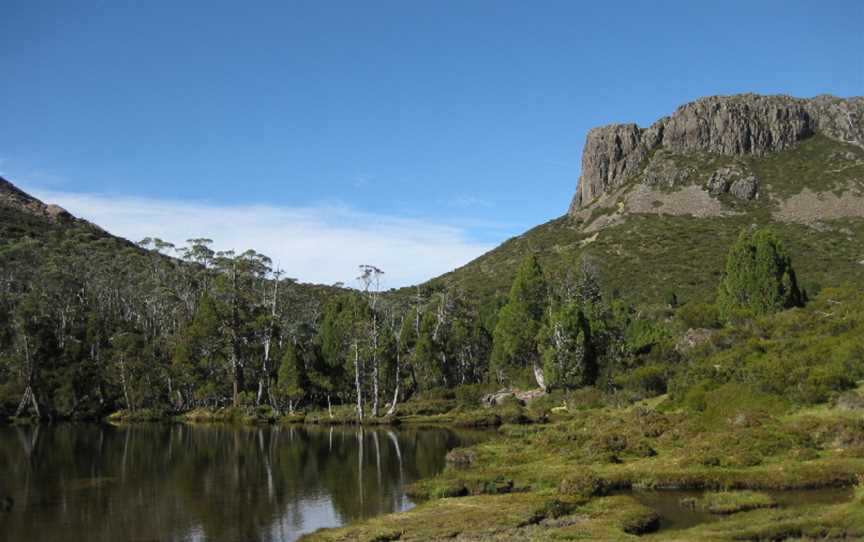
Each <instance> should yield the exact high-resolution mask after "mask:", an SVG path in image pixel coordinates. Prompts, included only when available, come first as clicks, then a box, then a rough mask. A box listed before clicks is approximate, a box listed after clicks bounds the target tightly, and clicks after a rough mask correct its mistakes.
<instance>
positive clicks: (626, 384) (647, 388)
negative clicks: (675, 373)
mask: <svg viewBox="0 0 864 542" xmlns="http://www.w3.org/2000/svg"><path fill="white" fill-rule="evenodd" d="M616 380H617V383H618V385H619V386H621V387H623V388H624V389H625V390H628V391H631V392H634V393H636V394H637V395H638V396H640V397H655V396H657V395H662V394H664V393H666V370H665V369H664V368H663V367H661V366H659V365H645V366H642V367H639V368H637V369H634V370H633V371H631V372H630V373H629V374H626V375H623V376H621V377H618V378H617V379H616Z"/></svg>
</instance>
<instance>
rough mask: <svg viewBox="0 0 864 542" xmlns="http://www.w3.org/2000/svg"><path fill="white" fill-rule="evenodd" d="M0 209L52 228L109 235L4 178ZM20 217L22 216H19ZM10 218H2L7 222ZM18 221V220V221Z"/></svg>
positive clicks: (0, 189)
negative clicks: (22, 215) (83, 229)
mask: <svg viewBox="0 0 864 542" xmlns="http://www.w3.org/2000/svg"><path fill="white" fill-rule="evenodd" d="M0 209H8V210H10V211H11V212H12V213H23V214H24V215H27V216H29V217H33V218H34V219H36V221H37V222H39V223H42V224H47V225H50V226H51V227H61V228H63V227H68V226H81V227H84V228H86V229H88V230H90V231H93V232H96V233H97V234H99V235H108V234H107V232H105V230H103V229H102V228H100V227H99V226H97V225H95V224H93V223H91V222H88V221H87V220H84V219H82V218H77V217H75V216H74V215H72V214H71V213H69V212H68V211H66V209H64V208H63V207H60V206H59V205H54V204H51V203H44V202H43V201H41V200H39V199H37V198H34V197H33V196H31V195H30V194H28V193H26V192H24V191H23V190H21V189H20V188H18V187H17V186H15V185H14V184H12V183H11V182H9V181H7V180H6V179H4V178H3V177H0ZM18 216H19V217H20V215H18ZM7 220H9V218H8V217H5V216H4V217H3V218H0V222H6V221H7ZM16 220H18V219H16Z"/></svg>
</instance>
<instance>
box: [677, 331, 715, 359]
mask: <svg viewBox="0 0 864 542" xmlns="http://www.w3.org/2000/svg"><path fill="white" fill-rule="evenodd" d="M714 334H715V331H714V330H713V329H705V328H690V329H688V330H687V331H686V332H685V333H684V336H683V337H681V339H680V340H679V341H678V344H676V345H675V350H676V351H678V352H681V353H683V352H686V351H688V350H690V349H692V348H695V347H697V346H699V345H700V344H705V343H706V342H708V341H710V340H711V337H713V336H714Z"/></svg>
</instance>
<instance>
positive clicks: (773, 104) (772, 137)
mask: <svg viewBox="0 0 864 542" xmlns="http://www.w3.org/2000/svg"><path fill="white" fill-rule="evenodd" d="M817 132H819V133H822V134H824V135H826V136H828V137H831V138H834V139H838V140H841V141H845V142H847V143H852V144H855V145H858V146H861V147H862V148H864V97H856V98H849V99H841V98H835V97H832V96H818V97H816V98H812V99H799V98H792V97H789V96H759V95H755V94H741V95H736V96H713V97H709V98H702V99H700V100H697V101H695V102H692V103H689V104H686V105H683V106H681V107H680V108H678V110H677V111H675V113H673V114H672V115H671V116H669V117H665V118H663V119H660V120H658V121H657V122H655V123H654V124H653V125H651V126H650V127H649V128H646V129H641V128H639V127H638V126H636V125H635V124H613V125H609V126H603V127H600V128H594V129H592V130H591V131H589V132H588V136H587V138H586V141H585V147H584V149H583V152H582V175H581V177H580V178H579V186H578V188H577V192H576V195H575V196H574V198H573V201H572V202H571V204H570V211H569V212H570V214H571V215H574V214H575V213H576V212H577V211H578V210H579V209H580V208H582V207H584V206H585V205H588V204H589V203H590V202H591V201H593V200H594V199H595V198H597V197H598V196H600V195H602V194H604V193H606V192H608V191H609V190H612V189H614V188H616V187H618V186H620V185H622V184H623V183H624V182H625V181H626V180H627V179H628V178H631V177H632V176H634V175H635V174H637V173H638V172H639V171H640V168H641V167H642V165H643V161H644V160H645V158H646V157H647V156H649V155H650V154H651V153H652V152H653V151H655V149H657V148H658V147H659V148H662V149H668V150H671V151H674V152H681V151H683V152H688V151H703V152H708V153H713V154H719V155H727V156H740V155H748V154H751V155H764V154H767V153H770V152H776V151H780V150H784V149H788V148H790V147H793V146H794V145H795V144H797V143H798V142H799V141H802V140H803V139H806V138H808V137H810V136H812V135H813V134H815V133H817ZM653 167H656V168H659V170H660V171H659V172H658V171H654V170H652V169H651V168H652V164H650V163H649V164H648V167H647V168H646V171H647V172H648V178H647V179H646V182H648V183H652V184H653V183H656V182H657V181H659V180H665V179H667V177H665V176H663V174H662V172H663V167H665V166H664V165H663V164H661V163H658V164H656V165H654V166H653ZM673 182H674V176H673ZM734 182H735V181H733V182H732V183H730V184H729V188H728V190H729V191H730V192H731V191H732V185H733V184H734ZM757 191H758V183H754V181H752V180H748V181H746V182H742V183H740V184H739V185H738V186H737V187H736V188H735V194H736V195H737V196H738V197H743V198H744V199H750V198H752V197H755V195H756V193H757Z"/></svg>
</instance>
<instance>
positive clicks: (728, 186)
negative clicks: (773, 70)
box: [428, 95, 864, 303]
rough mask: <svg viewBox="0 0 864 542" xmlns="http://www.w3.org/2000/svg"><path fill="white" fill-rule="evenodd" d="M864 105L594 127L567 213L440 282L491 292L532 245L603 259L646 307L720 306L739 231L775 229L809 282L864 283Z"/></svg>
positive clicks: (742, 103)
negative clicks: (713, 302) (720, 286)
mask: <svg viewBox="0 0 864 542" xmlns="http://www.w3.org/2000/svg"><path fill="white" fill-rule="evenodd" d="M862 117H864V99H861V98H853V99H849V100H841V99H836V98H831V97H826V96H821V97H818V98H815V99H813V100H799V99H793V98H786V97H782V96H771V97H763V96H755V95H741V96H733V97H714V98H706V99H703V100H699V101H697V102H694V103H693V104H687V105H685V106H682V107H681V108H679V109H678V111H676V113H675V114H673V115H672V116H671V117H666V118H664V119H660V120H659V121H657V122H656V123H655V124H653V125H652V126H651V127H649V128H647V129H641V128H638V127H637V126H636V125H633V124H629V125H611V126H606V127H601V128H597V129H594V130H592V131H591V132H589V135H588V138H587V141H586V144H585V149H584V152H583V158H582V176H581V178H580V181H579V184H578V187H577V192H576V195H575V196H574V199H573V202H572V203H571V205H570V208H569V211H568V213H567V214H566V215H564V216H562V217H560V218H557V219H555V220H552V221H550V222H547V223H546V224H543V225H540V226H537V227H535V228H533V229H531V230H529V231H528V232H526V233H524V234H522V235H520V236H518V237H515V238H513V239H510V240H508V241H507V242H505V243H503V244H502V245H501V246H500V247H498V248H496V249H494V250H492V251H490V252H489V253H487V254H485V255H483V256H481V257H480V258H478V259H476V260H474V261H472V262H471V263H469V264H467V265H465V266H463V267H461V268H459V269H456V270H454V271H453V272H451V273H447V274H445V275H443V276H441V277H438V278H436V279H433V280H432V281H430V282H429V283H428V285H429V286H430V287H433V288H441V287H444V286H458V287H460V288H464V289H465V290H468V291H474V292H477V293H478V294H479V295H481V296H482V297H485V298H488V297H491V296H493V295H494V294H495V293H496V292H501V291H503V290H505V289H506V288H507V286H508V285H509V283H510V282H511V280H512V278H513V274H514V272H515V267H516V265H517V264H518V262H519V261H520V259H521V258H522V256H523V255H524V254H525V253H528V252H536V253H537V255H538V257H539V258H540V260H541V262H542V263H543V265H544V267H545V269H546V270H547V272H548V273H549V274H550V275H551V276H552V277H557V278H559V279H560V278H563V277H564V276H566V275H567V273H568V270H569V269H571V268H572V266H573V264H574V263H575V262H576V261H577V260H578V259H579V258H580V257H581V256H583V255H589V256H590V257H591V259H592V261H594V263H595V265H597V266H598V267H599V268H600V270H601V272H602V277H603V283H604V287H605V288H606V289H607V290H608V291H610V292H614V291H617V292H619V293H621V294H622V295H624V296H626V297H628V298H629V299H630V300H632V301H634V302H637V303H655V302H658V301H660V300H662V299H663V297H664V296H665V295H666V293H667V292H669V291H674V292H675V293H676V294H677V296H678V298H679V299H680V300H682V301H687V300H700V301H704V300H708V299H710V298H711V297H712V296H713V294H714V288H715V285H716V283H717V279H718V278H719V274H720V271H721V269H722V267H723V261H724V258H725V254H726V250H727V248H728V246H729V245H730V244H731V242H732V240H733V239H734V237H735V236H736V235H737V232H738V231H739V230H740V229H741V228H743V227H747V226H750V225H753V224H756V225H760V226H771V227H772V228H773V229H775V230H776V231H777V232H778V234H779V235H780V237H781V238H782V239H783V240H784V241H785V242H786V243H787V245H788V247H789V249H790V252H791V253H792V257H793V259H794V261H795V264H796V268H798V269H799V276H800V277H801V280H802V283H803V284H804V285H805V287H807V288H808V289H810V290H811V292H812V291H814V290H818V288H819V287H820V286H822V285H829V284H842V283H847V282H851V283H854V284H861V283H864V144H862V140H864V137H862V128H861V127H862V125H864V122H862Z"/></svg>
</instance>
